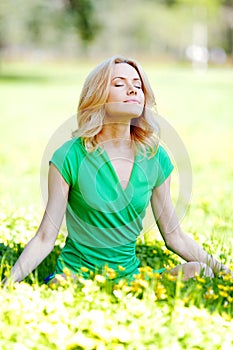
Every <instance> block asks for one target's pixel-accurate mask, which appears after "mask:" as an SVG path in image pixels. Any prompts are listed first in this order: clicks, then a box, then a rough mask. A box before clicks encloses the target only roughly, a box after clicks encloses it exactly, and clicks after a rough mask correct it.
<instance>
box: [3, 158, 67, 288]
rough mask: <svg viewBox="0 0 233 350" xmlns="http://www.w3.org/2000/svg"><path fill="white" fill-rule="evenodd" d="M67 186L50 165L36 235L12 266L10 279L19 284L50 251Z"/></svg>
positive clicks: (63, 208) (56, 233)
mask: <svg viewBox="0 0 233 350" xmlns="http://www.w3.org/2000/svg"><path fill="white" fill-rule="evenodd" d="M68 192H69V185H68V184H67V183H66V182H65V180H64V179H63V177H62V176H61V174H60V173H59V171H58V170H57V168H56V167H55V166H54V165H53V164H51V165H50V169H49V177H48V203H47V206H46V209H45V212H44V216H43V219H42V221H41V224H40V226H39V228H38V231H37V233H36V235H35V236H34V237H33V238H32V239H31V240H30V241H29V243H28V244H27V245H26V247H25V248H24V250H23V252H22V253H21V255H20V256H19V258H18V260H17V261H16V263H15V265H14V266H13V268H12V270H11V273H10V277H9V278H8V279H5V281H4V284H7V283H8V281H9V280H10V279H11V280H13V281H14V282H19V281H21V280H22V279H24V278H25V277H26V276H27V275H28V274H29V273H30V272H32V271H33V270H34V269H35V268H36V267H37V266H38V265H39V264H40V263H41V262H42V261H43V260H44V259H45V258H46V256H47V255H48V254H49V253H50V252H51V251H52V249H53V247H54V244H55V241H56V238H57V235H58V232H59V229H60V226H61V223H62V220H63V216H64V212H65V209H66V205H67V198H68Z"/></svg>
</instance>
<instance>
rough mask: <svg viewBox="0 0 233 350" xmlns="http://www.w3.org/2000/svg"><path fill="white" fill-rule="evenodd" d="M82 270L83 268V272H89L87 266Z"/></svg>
mask: <svg viewBox="0 0 233 350" xmlns="http://www.w3.org/2000/svg"><path fill="white" fill-rule="evenodd" d="M80 270H81V271H82V272H88V268H87V267H85V266H82V267H81V269H80Z"/></svg>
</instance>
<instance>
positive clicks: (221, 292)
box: [219, 291, 228, 298]
mask: <svg viewBox="0 0 233 350" xmlns="http://www.w3.org/2000/svg"><path fill="white" fill-rule="evenodd" d="M219 294H220V295H221V296H222V297H224V298H227V297H228V293H226V292H223V291H220V292H219Z"/></svg>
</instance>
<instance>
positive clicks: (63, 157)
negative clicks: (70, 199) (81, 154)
mask: <svg viewBox="0 0 233 350" xmlns="http://www.w3.org/2000/svg"><path fill="white" fill-rule="evenodd" d="M72 141H73V140H72ZM72 146H73V142H70V141H68V142H66V143H64V144H63V145H62V146H61V147H59V148H58V149H57V150H56V151H55V152H54V153H53V156H52V158H51V160H50V162H49V164H51V163H52V164H54V165H55V167H56V168H57V169H58V171H59V172H60V174H61V175H62V177H63V178H64V180H65V181H66V182H67V184H68V185H69V186H70V185H72V183H73V179H72V176H73V174H72V152H71V149H72Z"/></svg>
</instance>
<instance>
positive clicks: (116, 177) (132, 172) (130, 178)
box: [103, 149, 137, 193]
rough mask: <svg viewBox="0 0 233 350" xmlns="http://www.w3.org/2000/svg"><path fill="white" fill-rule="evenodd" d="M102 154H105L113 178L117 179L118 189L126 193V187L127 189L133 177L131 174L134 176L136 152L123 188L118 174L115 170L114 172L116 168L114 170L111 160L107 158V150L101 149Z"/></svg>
mask: <svg viewBox="0 0 233 350" xmlns="http://www.w3.org/2000/svg"><path fill="white" fill-rule="evenodd" d="M103 154H104V155H105V158H106V160H107V163H108V164H109V167H110V168H111V170H112V173H113V175H114V178H115V180H116V181H117V184H118V186H119V187H120V189H121V190H122V192H123V193H126V192H127V191H128V189H129V187H130V184H131V183H132V179H133V176H134V172H135V167H136V161H137V153H136V154H135V156H134V160H133V166H132V169H131V172H130V176H129V180H128V183H127V185H126V187H125V188H123V187H122V184H121V182H120V179H119V176H118V175H117V172H116V170H115V168H114V166H113V164H112V161H111V159H110V158H109V155H108V152H107V151H106V150H105V149H104V150H103Z"/></svg>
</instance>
